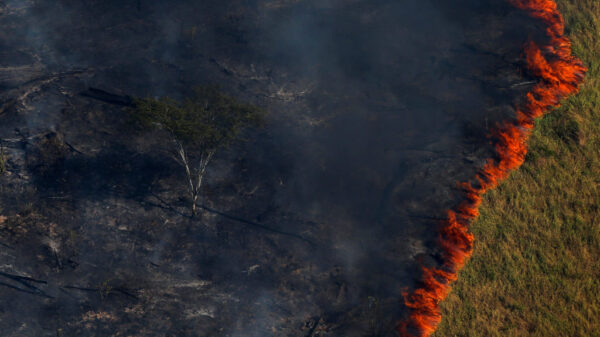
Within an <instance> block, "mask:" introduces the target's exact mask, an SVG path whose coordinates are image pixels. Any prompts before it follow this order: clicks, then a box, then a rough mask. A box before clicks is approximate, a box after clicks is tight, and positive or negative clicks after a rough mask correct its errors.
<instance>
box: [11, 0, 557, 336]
mask: <svg viewBox="0 0 600 337" xmlns="http://www.w3.org/2000/svg"><path fill="white" fill-rule="evenodd" d="M2 10H3V14H4V16H2V17H0V22H1V24H2V25H3V26H6V27H12V28H11V29H10V30H7V32H6V33H3V34H1V35H0V41H1V42H2V44H3V45H5V46H6V47H7V48H6V49H9V50H19V51H20V52H19V53H20V54H19V53H2V54H0V55H2V56H1V57H2V59H0V61H1V62H0V63H1V64H2V66H3V67H7V68H11V69H13V68H15V67H17V65H22V64H23V62H24V60H28V65H32V66H31V67H30V68H28V69H41V70H39V71H40V72H41V74H40V75H39V76H33V78H37V77H40V76H44V75H51V74H56V73H62V72H68V71H71V70H81V71H83V73H82V74H79V75H77V76H70V75H68V76H67V75H64V76H59V77H58V78H57V79H56V80H53V82H49V83H47V84H44V85H40V86H39V88H38V90H37V91H36V94H35V95H32V96H30V97H29V98H27V100H25V101H24V102H23V103H24V104H22V105H19V107H20V108H19V109H16V110H15V111H12V115H11V116H12V117H11V118H13V119H10V120H8V121H7V122H6V123H3V126H1V127H2V132H3V134H2V137H3V138H5V137H7V134H8V133H9V132H12V130H13V129H14V128H16V127H22V126H23V125H27V126H28V128H29V129H30V130H29V133H30V134H37V133H40V132H44V131H47V130H46V129H52V130H53V131H55V132H57V133H60V134H61V135H62V136H61V137H64V140H65V142H66V143H68V144H69V146H71V148H72V149H74V150H72V152H73V154H71V155H70V157H69V156H67V158H65V159H64V160H61V161H60V165H59V166H57V167H54V168H53V170H49V171H48V172H55V173H56V176H51V177H39V176H36V175H35V174H33V179H32V181H31V182H27V184H31V185H33V186H34V187H35V188H38V189H39V190H40V191H43V192H44V193H48V192H52V193H58V194H59V195H61V196H62V195H67V196H75V199H76V200H75V201H73V204H72V208H71V209H69V210H64V209H63V208H62V206H56V205H54V204H53V206H54V207H59V209H60V210H63V211H64V212H65V215H64V216H62V215H61V219H63V220H64V224H63V225H64V226H65V227H68V226H72V227H73V228H74V229H75V230H77V231H79V232H80V233H81V234H80V235H82V237H83V239H82V240H81V241H80V242H79V243H78V247H79V249H80V250H81V251H82V253H81V255H80V256H79V259H80V261H79V262H80V263H81V264H82V265H83V266H84V267H80V269H78V270H75V271H72V274H70V275H69V280H73V279H75V280H78V282H82V281H94V282H96V280H98V279H111V274H112V275H114V276H115V279H117V280H120V281H119V282H121V280H125V279H126V278H128V277H133V278H134V279H135V282H133V281H131V280H130V281H128V282H125V281H123V282H125V283H139V284H140V285H143V286H145V287H149V290H145V292H144V296H147V297H143V298H141V299H140V302H142V304H140V307H141V308H142V309H144V310H147V311H148V312H149V314H147V316H144V317H145V318H144V321H143V322H145V326H143V327H140V328H139V330H138V331H137V332H136V333H139V334H144V333H145V334H146V335H148V334H150V335H151V334H152V333H154V334H159V333H160V332H158V331H165V329H166V330H167V331H171V332H172V331H177V334H179V335H190V336H191V335H202V334H208V335H223V334H226V333H229V334H230V335H235V336H253V335H265V334H273V335H277V336H296V335H298V334H299V333H300V332H299V331H298V329H300V328H299V327H300V326H302V327H304V328H302V329H300V330H302V331H303V332H308V331H311V329H312V331H320V332H321V333H322V334H324V335H327V336H345V337H346V336H365V335H380V336H389V335H393V334H394V333H395V332H394V328H395V324H396V320H397V319H398V318H399V317H400V316H401V315H402V314H404V311H405V307H404V305H403V304H402V302H401V294H402V292H403V290H404V289H405V288H406V287H413V286H414V285H415V282H416V281H417V280H418V278H419V274H420V269H419V268H420V267H419V265H420V263H423V262H424V263H425V264H426V265H436V263H437V264H439V263H440V259H441V260H442V261H441V263H442V264H444V261H446V260H447V257H446V256H447V255H450V254H451V249H453V248H451V247H450V246H448V245H442V247H443V249H442V250H443V252H444V255H443V258H440V256H439V255H440V254H439V253H437V249H438V248H436V247H437V246H436V245H435V242H436V235H437V233H438V231H437V229H438V225H439V220H440V219H443V218H444V217H445V216H446V210H448V209H456V210H457V216H458V218H457V219H458V220H457V221H459V220H460V221H462V220H461V219H462V218H461V217H462V216H463V213H464V212H463V211H464V209H463V208H461V207H459V208H456V205H458V204H459V203H460V201H461V200H463V198H464V193H463V190H458V189H456V182H457V181H468V180H469V179H470V178H471V177H473V176H475V174H476V173H477V172H478V169H479V168H480V167H483V165H486V164H485V163H486V162H485V158H489V157H490V156H492V155H494V153H496V154H497V153H498V149H494V147H493V146H492V145H490V144H489V139H488V138H487V137H486V135H487V134H488V133H489V131H490V130H491V129H492V128H493V127H494V125H496V124H497V123H499V122H501V121H503V120H506V119H507V118H509V117H514V116H515V115H517V116H521V115H523V114H524V113H523V112H522V111H527V110H528V109H529V108H527V109H520V110H518V111H515V109H514V108H513V107H512V103H513V102H514V101H515V100H517V99H518V98H519V97H523V95H524V93H525V90H526V89H528V87H527V86H523V85H519V83H521V82H523V81H524V80H525V79H524V78H523V76H522V75H521V71H520V70H521V64H520V62H522V61H523V60H522V58H521V46H522V44H523V43H524V42H525V41H526V40H527V39H528V38H529V36H532V37H533V38H536V39H537V38H538V36H539V35H542V36H543V31H542V32H541V33H540V31H539V27H537V26H536V25H535V24H534V23H533V22H535V20H532V19H531V18H528V17H527V16H525V15H522V14H519V13H520V11H517V10H515V9H513V8H512V7H510V6H508V4H506V3H505V1H504V0H497V1H488V2H481V1H475V0H462V1H458V2H453V3H448V2H447V1H438V0H429V1H417V0H407V1H402V2H398V1H390V0H376V1H372V0H371V1H363V0H353V1H341V0H340V1H336V0H330V1H313V0H305V1H285V0H272V1H262V0H261V1H258V0H256V1H242V0H239V1H238V0H236V1H228V2H223V1H189V0H176V1H161V0H140V1H116V0H111V1H86V2H81V1H75V0H60V1H44V0H37V1H29V2H19V1H10V2H4V6H2ZM558 35H560V34H558ZM558 35H557V36H558ZM557 38H558V37H557ZM22 54H24V55H26V56H23V55H22ZM528 55H529V56H530V58H531V57H533V56H535V55H536V54H535V53H528ZM26 63H27V62H26ZM528 63H529V64H531V63H532V60H531V59H530V60H528ZM33 65H38V66H37V68H33ZM19 69H20V68H19ZM11 71H12V70H11ZM19 71H23V70H19ZM540 71H541V70H540ZM2 74H4V72H0V75H2ZM19 74H22V73H19ZM536 75H537V73H536ZM0 80H2V81H4V80H3V78H0ZM18 83H19V82H17V84H15V82H14V81H13V82H10V83H9V81H8V80H6V81H5V82H2V83H0V85H3V87H2V88H4V86H6V87H9V86H10V87H11V88H12V87H14V86H18V85H19V84H18ZM205 83H219V84H221V85H222V86H223V88H224V90H226V91H228V92H229V93H231V94H232V95H235V96H236V97H239V98H240V99H242V100H247V101H251V102H253V103H255V104H257V105H260V106H262V107H265V108H266V109H267V110H269V112H270V114H269V117H268V118H269V119H268V121H267V127H266V128H265V129H264V130H258V131H253V132H249V133H248V134H247V135H246V138H247V140H248V141H247V142H245V143H241V144H237V145H236V146H234V147H233V148H231V149H229V150H228V151H224V152H222V153H220V154H219V156H220V157H219V158H217V162H216V163H215V164H216V165H214V166H213V167H212V168H211V171H210V172H209V184H208V186H207V190H206V191H205V192H206V197H205V203H206V204H207V205H208V206H211V207H212V208H214V209H217V210H221V211H223V212H226V213H227V214H230V215H234V216H235V217H237V218H243V219H244V220H245V222H244V225H241V224H240V222H239V221H238V222H235V221H232V220H231V218H232V217H230V218H223V217H220V216H216V215H214V214H213V215H207V216H206V217H205V218H204V219H203V222H204V224H206V226H203V224H198V223H191V222H190V221H189V220H187V219H185V217H183V216H181V214H178V213H177V212H174V211H173V207H174V208H175V209H176V210H177V207H178V205H180V204H184V201H182V200H180V198H179V196H180V195H184V192H185V191H184V189H185V186H184V185H183V184H181V179H179V178H180V175H181V172H180V168H179V167H177V166H176V165H174V164H171V161H170V158H168V156H166V155H165V154H164V153H163V152H161V151H159V150H157V149H162V148H163V147H165V146H164V142H161V141H160V140H157V139H152V137H147V138H146V139H141V137H136V136H135V135H131V134H130V133H129V131H123V130H124V129H123V128H124V127H125V126H124V124H125V123H124V121H123V120H124V118H123V115H122V113H121V111H120V110H119V109H117V108H114V107H110V106H107V105H102V104H101V103H99V102H93V101H90V100H89V99H87V98H83V97H81V96H80V95H79V93H80V92H81V91H83V90H85V89H87V88H88V87H89V86H92V87H99V88H103V89H105V90H106V91H109V92H115V93H118V94H128V95H134V96H163V95H169V96H172V97H175V98H181V97H185V96H186V95H188V94H189V93H190V90H191V88H192V87H193V86H194V85H197V84H205ZM515 84H517V85H515ZM6 95H12V94H11V93H10V92H9V93H7V94H6ZM11 97H12V96H11ZM25 103H27V104H25ZM544 104H547V102H546V103H544ZM519 118H521V119H523V118H524V117H519ZM521 119H520V120H521ZM9 122H10V123H9ZM508 131H510V130H505V129H501V131H500V132H501V133H500V135H504V134H505V133H506V132H508ZM502 132H504V133H502ZM499 139H508V138H507V137H504V136H500V137H499ZM500 144H504V143H500ZM31 162H33V163H34V164H39V163H37V162H36V161H34V160H31ZM490 165H492V166H490ZM30 166H31V167H35V165H33V164H32V165H30ZM492 168H495V166H493V164H488V166H485V168H484V172H485V170H489V169H492ZM22 169H23V170H27V168H25V167H24V168H22ZM31 171H32V172H33V173H35V172H36V171H35V169H33V168H32V169H31ZM59 178H60V179H59ZM481 178H482V179H483V178H485V179H487V176H485V174H484V175H482V176H481ZM48 181H50V182H51V183H50V184H46V185H45V184H44V183H48ZM485 181H487V180H485ZM42 182H44V183H42ZM134 183H135V184H134ZM22 184H25V183H22ZM133 185H136V186H133ZM182 185H183V186H182ZM46 186H51V187H52V189H50V188H47V187H46ZM482 186H483V185H482ZM464 188H465V187H463V189H464ZM471 188H473V189H475V192H473V191H472V193H474V194H475V195H477V196H479V195H480V194H481V193H480V192H479V190H478V189H479V188H480V187H478V185H476V186H475V187H471ZM481 188H483V187H481ZM157 198H160V199H159V200H160V201H159V202H157V201H156V200H157ZM6 199H8V197H6ZM140 200H141V201H140ZM471 201H472V200H471ZM157 203H158V205H159V206H160V207H162V208H160V209H157V208H159V207H154V206H156V205H157ZM104 204H110V205H113V206H112V208H111V209H109V208H104V206H103V205H104ZM173 205H174V206H173ZM172 206H173V207H172ZM169 207H172V208H169ZM45 212H46V213H47V214H48V216H49V217H50V216H57V215H56V214H55V213H53V212H52V211H50V210H45ZM461 212H463V213H461ZM116 218H118V219H119V220H118V221H117V220H115V219H116ZM157 219H158V220H157ZM165 219H169V221H168V222H166V221H165ZM460 221H459V222H460ZM75 222H77V224H76V225H75V224H74V223H75ZM117 222H118V224H117ZM155 223H158V225H156V224H155ZM462 224H463V223H462V222H460V225H462ZM260 226H263V227H260ZM265 226H266V227H269V228H271V229H272V230H271V231H270V232H269V231H264V227H265ZM163 227H167V228H165V229H163ZM257 228H258V229H257ZM261 228H262V229H261ZM461 228H462V227H460V226H458V229H457V228H456V227H449V228H447V230H449V229H452V230H453V231H454V230H458V231H459V234H461V235H462V236H463V237H462V238H463V239H467V241H469V240H468V239H469V238H470V237H469V236H468V234H466V232H464V231H463V232H461ZM453 231H451V233H447V232H443V234H444V235H445V234H455V233H454V232H453ZM275 233H279V234H275ZM281 233H288V234H289V233H294V234H297V235H296V236H295V238H297V236H298V235H301V236H302V237H303V238H305V239H306V240H308V241H310V242H311V243H312V245H311V244H307V243H306V241H301V240H296V239H295V238H294V237H291V236H289V235H288V236H286V235H281ZM115 238H116V239H115ZM467 243H468V245H467V246H468V247H467V246H465V247H463V250H465V249H467V248H469V247H470V241H469V242H467ZM469 249H470V248H469ZM467 250H468V249H467ZM86 263H87V265H86ZM92 263H93V265H94V266H96V267H95V268H94V267H91V264H92ZM103 266H110V268H111V269H110V270H104V271H99V270H101V269H103ZM446 267H448V266H446ZM96 269H98V270H96ZM250 270H252V272H250ZM426 271H430V273H432V274H428V275H429V276H430V279H434V280H436V279H437V278H438V277H439V276H440V275H441V274H440V273H442V272H446V270H445V269H426ZM426 276H427V275H426ZM52 277H53V278H55V279H57V280H59V281H61V280H62V279H61V278H64V277H65V276H64V274H61V272H59V273H57V274H53V276H52ZM77 277H80V279H77ZM196 278H202V279H203V280H204V279H206V280H208V281H206V282H207V283H209V284H210V286H206V287H204V288H203V287H199V288H194V289H193V291H188V292H183V291H181V290H180V289H182V288H181V287H179V288H173V286H169V285H168V284H169V282H170V283H172V284H180V283H181V282H183V280H185V281H186V282H187V281H189V280H194V279H196ZM178 282H179V283H178ZM186 284H187V283H186ZM444 284H445V283H444ZM165 287H166V288H165ZM444 289H446V288H444ZM61 301H66V300H65V299H64V297H61V298H60V299H59V300H57V302H58V303H61ZM144 301H146V302H144ZM67 302H68V301H67ZM92 302H93V301H92ZM416 302H418V301H417V300H416V299H415V298H413V297H410V296H409V300H408V301H407V306H408V307H409V308H412V309H413V311H412V314H410V315H413V316H410V317H413V318H414V315H415V314H414V313H415V312H419V310H420V309H419V308H420V307H418V304H416ZM68 303H71V304H70V305H69V307H70V308H71V307H72V308H73V310H75V308H76V306H75V305H72V302H68ZM93 303H95V302H93ZM375 303H376V304H375ZM107 305H108V304H107ZM195 306H198V307H197V308H196V307H195ZM115 307H116V308H117V309H114V308H113V309H114V310H117V311H118V310H122V308H120V307H118V306H116V305H115ZM205 307H210V308H211V309H210V310H209V312H210V315H208V316H207V315H200V316H202V317H201V318H198V317H200V316H194V317H196V318H185V317H187V316H185V315H183V314H181V312H180V310H183V311H185V312H205V311H206V310H205V309H204V308H205ZM136 308H137V309H135V310H138V309H139V308H138V307H136ZM142 309H139V310H142ZM135 310H134V309H131V308H128V311H127V315H134V314H135V313H136V311H135ZM183 311H182V312H183ZM127 315H124V316H123V317H125V316H126V317H134V318H132V320H133V321H135V318H136V317H137V318H139V317H138V316H127ZM165 315H166V316H168V317H169V318H170V319H172V320H173V321H174V322H175V323H173V322H171V321H169V322H165V321H163V320H162V316H165ZM192 316H193V315H192ZM192 316H190V317H192ZM436 317H437V316H436ZM40 319H42V318H40ZM73 324H75V323H73ZM111 324H112V326H111V327H110V328H113V329H114V330H115V331H116V330H119V329H121V330H122V331H124V330H123V329H125V328H124V327H122V326H119V325H118V324H117V323H111ZM75 325H76V324H75ZM173 326H175V327H173ZM165 327H166V328H165ZM225 327H226V328H225ZM415 327H416V328H418V329H420V326H416V325H415V323H414V322H413V323H409V328H410V329H412V328H415ZM178 328H181V330H177V329H178ZM153 329H155V330H153ZM161 329H162V330H161ZM169 329H171V330H169ZM153 331H154V332H153Z"/></svg>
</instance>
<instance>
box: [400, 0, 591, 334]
mask: <svg viewBox="0 0 600 337" xmlns="http://www.w3.org/2000/svg"><path fill="white" fill-rule="evenodd" d="M508 1H509V2H510V3H511V4H513V5H514V6H515V7H517V8H519V9H523V10H525V11H527V12H528V13H529V15H530V16H531V17H533V18H535V19H539V20H541V21H542V22H543V23H544V24H545V25H546V34H547V36H548V42H547V43H546V44H543V45H541V46H539V45H537V44H535V43H533V42H529V43H527V44H526V46H525V51H524V55H525V60H526V65H527V69H528V71H529V72H530V73H531V74H532V75H534V76H536V77H537V78H538V83H537V84H536V85H535V86H534V87H533V88H532V89H531V91H530V92H529V93H527V96H526V99H525V102H524V103H522V104H521V105H519V106H517V108H516V115H517V116H516V119H515V120H513V121H507V122H504V123H503V124H502V125H501V126H499V127H498V128H497V129H496V130H495V131H493V136H494V137H495V138H496V139H497V142H496V147H495V152H496V158H495V159H488V161H487V163H486V164H485V165H484V167H483V168H482V169H481V170H480V171H479V172H478V173H477V175H476V176H475V178H474V179H473V180H474V181H473V183H471V182H466V183H461V184H460V186H461V187H462V188H463V190H464V193H465V200H464V201H463V202H462V203H461V204H460V205H459V206H458V207H456V209H454V210H449V211H448V217H447V220H446V221H444V223H443V224H442V228H441V230H440V233H439V238H438V244H439V245H440V247H441V249H442V251H443V259H444V261H443V263H442V266H441V267H438V268H430V267H425V266H423V267H422V270H423V278H422V282H421V285H420V286H419V287H418V288H416V289H414V290H413V291H412V292H411V293H404V294H403V295H404V303H405V305H406V306H407V307H408V308H409V309H410V313H409V315H408V317H407V318H406V319H405V320H404V321H402V322H400V324H399V325H398V332H399V334H400V336H401V337H411V336H412V337H427V336H430V335H431V334H432V333H433V332H434V331H435V329H436V327H437V325H438V324H439V323H440V321H441V319H442V315H441V312H440V309H439V303H440V301H442V300H443V299H445V298H446V296H447V295H448V292H449V291H450V284H451V283H452V282H453V281H455V280H456V279H457V276H458V271H459V270H460V269H461V268H462V266H463V265H464V264H465V262H466V260H467V259H468V258H469V257H470V256H471V254H472V252H473V239H474V238H473V234H471V233H469V224H470V223H471V222H472V221H473V220H474V219H475V218H476V217H477V216H478V215H479V211H478V209H479V205H480V204H481V198H482V196H483V194H484V193H485V192H486V191H488V190H489V189H492V188H494V187H496V186H497V185H498V183H499V182H500V181H501V180H503V179H505V178H506V177H507V176H508V174H509V173H510V172H511V171H512V170H514V169H516V168H518V167H519V166H520V165H521V164H522V163H523V161H524V160H525V154H526V153H527V144H526V142H527V139H528V137H529V134H530V133H531V130H532V129H533V127H534V124H535V121H534V119H535V118H537V117H540V116H542V115H543V114H544V113H545V112H547V111H548V110H549V109H551V108H554V107H558V106H559V105H560V100H561V99H563V98H565V97H567V96H569V95H571V94H574V93H576V92H577V91H578V90H579V85H580V83H581V82H582V81H583V77H584V74H585V72H586V69H585V67H584V66H583V64H582V63H581V61H580V60H579V59H577V58H576V57H574V56H572V51H571V42H570V41H569V39H568V38H566V37H565V36H564V22H563V19H562V16H561V15H560V13H559V12H558V9H557V7H556V3H555V2H554V0H508Z"/></svg>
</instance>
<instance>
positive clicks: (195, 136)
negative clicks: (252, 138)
mask: <svg viewBox="0 0 600 337" xmlns="http://www.w3.org/2000/svg"><path fill="white" fill-rule="evenodd" d="M134 103H135V108H134V109H133V111H132V112H133V113H132V115H133V117H134V119H135V120H136V121H137V122H138V123H140V124H141V125H142V126H145V127H148V128H158V129H163V130H165V131H167V132H168V133H169V134H170V135H171V136H172V137H173V138H174V139H175V140H176V141H177V142H179V143H180V144H181V145H182V146H184V147H186V148H196V149H200V150H202V151H214V150H216V149H217V148H219V147H221V146H226V145H228V144H230V143H231V142H232V141H234V140H236V139H237V138H238V137H239V135H240V132H241V131H242V130H243V129H244V128H246V127H250V126H259V125H261V124H262V122H263V120H264V115H265V112H264V111H263V110H262V109H260V108H258V107H257V106H255V105H252V104H248V103H241V102H238V101H237V100H236V99H235V98H233V97H231V96H228V95H226V94H224V93H223V92H221V91H220V90H219V88H218V87H216V86H202V87H197V88H195V89H194V94H193V95H192V96H191V97H189V98H186V99H185V100H183V101H182V102H178V101H176V100H174V99H172V98H169V97H163V98H158V99H157V98H142V99H135V100H134Z"/></svg>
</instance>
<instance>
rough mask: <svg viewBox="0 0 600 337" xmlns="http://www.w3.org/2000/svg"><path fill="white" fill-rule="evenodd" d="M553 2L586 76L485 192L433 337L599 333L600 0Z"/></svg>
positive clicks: (560, 0)
mask: <svg viewBox="0 0 600 337" xmlns="http://www.w3.org/2000/svg"><path fill="white" fill-rule="evenodd" d="M557 3H558V4H559V7H560V10H561V12H562V14H563V16H564V18H565V21H566V24H567V34H568V35H569V37H570V38H571V40H572V41H573V47H574V52H575V54H576V55H577V56H578V57H580V58H581V59H582V60H583V61H584V62H585V64H586V66H587V67H588V68H589V71H588V74H587V78H586V83H585V84H584V86H583V87H582V91H581V93H580V94H578V95H577V96H574V97H571V98H570V99H568V100H567V101H565V102H564V104H563V106H562V107H561V108H559V109H557V110H555V111H553V112H551V113H550V114H549V115H547V116H546V117H545V118H543V119H542V120H541V121H539V123H538V125H537V127H536V129H535V131H534V133H533V135H532V137H531V139H530V152H529V154H528V157H527V160H526V162H525V164H524V165H523V166H522V167H521V168H520V169H519V170H518V171H516V172H514V173H512V174H511V176H510V178H509V179H507V180H506V181H505V182H503V183H502V184H501V185H500V186H499V187H498V189H496V190H494V191H491V192H489V193H488V194H487V195H486V196H485V200H484V202H483V204H482V206H481V216H480V218H479V219H478V220H477V221H476V222H475V223H474V224H473V226H472V231H473V233H474V234H475V235H476V240H477V242H476V245H475V251H474V254H473V257H472V258H471V260H470V261H469V262H468V264H467V266H466V267H465V268H464V270H462V271H461V273H460V276H459V280H458V281H457V282H456V284H455V285H454V287H453V290H452V292H451V294H450V296H449V297H448V299H447V300H446V301H444V302H443V303H442V310H443V315H444V317H443V320H442V323H441V324H440V327H439V329H438V331H437V332H436V334H435V336H436V337H451V336H486V337H487V336H502V337H510V336H520V337H521V336H544V337H555V336H556V337H558V336H568V337H575V336H586V337H590V336H600V77H599V76H600V1H598V0H558V1H557Z"/></svg>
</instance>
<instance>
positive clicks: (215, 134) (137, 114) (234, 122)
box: [130, 86, 264, 216]
mask: <svg viewBox="0 0 600 337" xmlns="http://www.w3.org/2000/svg"><path fill="white" fill-rule="evenodd" d="M130 111H131V113H132V116H133V117H134V119H135V120H136V121H137V122H138V123H139V124H140V125H141V126H143V127H145V128H154V129H160V130H164V131H165V132H166V133H167V134H168V135H169V137H170V139H171V141H172V142H173V145H174V146H173V148H174V155H173V159H175V161H177V163H179V164H180V165H181V166H182V167H183V168H184V169H185V173H186V177H187V184H188V188H189V192H190V196H191V211H192V216H195V215H196V213H197V204H198V198H199V196H200V191H201V187H202V182H203V180H204V176H205V174H206V168H207V167H208V165H209V163H210V162H211V159H212V158H213V157H214V155H215V153H216V152H217V150H219V149H220V148H223V147H225V146H227V145H229V144H231V143H232V142H233V141H235V140H237V139H239V136H240V133H241V131H242V130H244V129H245V128H248V127H252V126H259V125H261V123H262V121H263V118H264V111H263V110H261V109H260V108H258V107H256V106H254V105H251V104H246V103H240V102H238V101H237V100H235V99H234V98H232V97H230V96H228V95H225V94H224V93H222V92H221V91H220V90H219V89H218V87H214V86H205V87H198V88H196V89H195V90H194V95H193V96H192V97H190V98H188V99H185V100H184V101H183V102H178V101H176V100H173V99H171V98H168V97H163V98H160V99H156V98H144V99H135V100H134V108H132V109H131V110H130Z"/></svg>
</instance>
